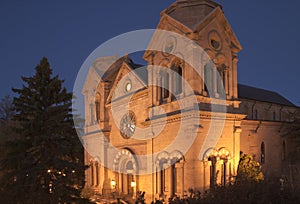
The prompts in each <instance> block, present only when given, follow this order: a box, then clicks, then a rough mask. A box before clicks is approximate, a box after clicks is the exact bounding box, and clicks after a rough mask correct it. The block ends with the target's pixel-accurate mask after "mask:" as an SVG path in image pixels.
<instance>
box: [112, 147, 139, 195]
mask: <svg viewBox="0 0 300 204" xmlns="http://www.w3.org/2000/svg"><path fill="white" fill-rule="evenodd" d="M114 170H115V172H116V173H115V180H116V182H117V183H116V184H117V185H116V186H117V190H118V191H119V192H120V193H122V194H125V195H129V196H134V195H135V193H136V190H137V189H136V188H137V187H138V186H136V184H137V183H138V182H137V180H138V176H137V174H138V172H137V161H136V158H135V156H134V154H133V153H132V151H131V150H129V149H123V150H122V151H120V152H119V153H118V154H117V155H116V157H115V159H114ZM133 183H134V184H135V185H133Z"/></svg>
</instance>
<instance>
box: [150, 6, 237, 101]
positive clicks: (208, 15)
mask: <svg viewBox="0 0 300 204" xmlns="http://www.w3.org/2000/svg"><path fill="white" fill-rule="evenodd" d="M157 28H158V29H161V30H167V31H171V32H175V33H177V34H179V35H182V36H184V37H186V38H189V39H191V40H193V41H194V42H195V43H197V45H198V46H200V47H201V48H202V49H203V50H204V51H205V55H206V56H208V57H209V60H207V57H204V56H201V55H200V56H196V57H199V60H200V61H201V62H202V63H201V67H200V70H201V72H202V77H201V78H199V77H198V78H195V74H193V71H191V69H190V68H188V67H187V65H186V64H185V65H184V66H183V64H181V66H180V68H181V74H182V77H183V78H184V79H185V80H187V81H188V82H189V83H190V85H191V87H192V88H193V90H194V93H196V94H197V95H201V96H204V97H211V98H219V96H220V93H221V90H222V91H223V92H222V93H223V94H226V99H227V100H235V99H237V98H238V89H237V87H238V86H237V62H238V52H239V51H240V50H241V49H242V47H241V45H240V43H239V41H238V39H237V37H236V36H235V34H234V32H233V31H232V29H231V27H230V25H229V23H228V21H227V19H226V17H225V16H224V13H223V11H222V6H221V5H219V4H217V3H215V2H214V1H211V0H177V1H176V2H174V3H173V4H172V5H171V6H169V7H168V8H167V9H165V10H164V11H162V12H161V18H160V22H159V24H158V26H157ZM174 41H176V40H174ZM165 43H166V44H168V42H165ZM174 47H175V46H174V45H170V46H169V48H170V49H173V48H174ZM175 52H176V51H175ZM145 56H146V57H144V58H145V60H147V61H148V63H149V64H155V65H160V66H165V67H166V68H170V69H171V68H172V67H174V64H176V63H177V64H180V63H178V62H180V60H178V59H177V60H176V59H175V58H176V57H174V56H172V55H168V56H166V55H163V54H156V55H155V56H152V57H151V59H150V57H147V54H145ZM148 56H149V55H148ZM211 66H214V67H215V68H216V69H211V68H210V67H211ZM160 77H162V76H160ZM224 92H225V93H224Z"/></svg>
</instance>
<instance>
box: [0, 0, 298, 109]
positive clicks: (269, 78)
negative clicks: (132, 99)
mask: <svg viewBox="0 0 300 204" xmlns="http://www.w3.org/2000/svg"><path fill="white" fill-rule="evenodd" d="M174 1H175V0H163V1H162V0H153V1H141V0H130V1H122V0H109V1H101V0H89V1H83V0H81V1H79V0H73V1H67V0H65V1H58V0H53V1H45V0H41V1H38V0H29V1H22V0H6V1H5V0H2V1H0V68H1V75H0V98H2V97H3V96H5V95H12V91H11V88H12V87H16V88H20V87H21V86H22V81H21V76H32V75H33V73H34V68H35V66H36V65H37V64H38V63H39V61H40V59H41V58H42V57H43V56H45V57H47V58H48V59H49V62H50V64H51V66H52V69H53V70H54V73H55V74H59V76H60V78H61V79H65V86H66V87H67V88H68V90H69V91H72V89H73V85H74V80H75V78H76V75H77V73H78V71H79V69H80V67H81V65H82V64H83V62H84V60H85V59H86V58H87V57H88V56H89V55H90V53H91V52H92V51H93V50H94V49H96V48H97V47H98V46H99V45H101V44H102V43H103V42H105V41H107V40H109V39H111V38H113V37H115V36H117V35H120V34H123V33H125V32H129V31H133V30H139V29H149V28H150V29H151V28H152V29H154V28H156V25H157V23H158V21H159V18H160V12H161V11H162V10H163V9H165V8H167V7H168V6H169V5H170V4H171V3H173V2H174ZM216 2H218V3H220V4H221V5H223V11H224V13H225V16H226V17H227V19H228V21H229V23H230V24H231V27H232V28H233V30H234V32H235V34H236V36H237V37H238V39H239V41H240V43H241V44H242V46H243V50H242V51H241V52H240V54H239V64H238V80H239V83H243V84H247V85H250V86H256V87H259V88H264V89H269V90H272V91H276V92H278V93H280V94H281V95H283V96H284V97H286V98H287V99H289V100H290V101H291V102H293V103H294V104H296V105H299V102H300V94H299V93H300V92H299V88H300V79H299V77H300V66H299V63H298V59H299V58H300V52H299V47H298V46H299V45H300V23H299V20H300V12H299V7H300V1H296V0H291V1H284V2H283V1H279V0H275V1H271V0H264V1H262V0H252V1H228V0H227V1H226V0H216ZM287 2H288V3H287Z"/></svg>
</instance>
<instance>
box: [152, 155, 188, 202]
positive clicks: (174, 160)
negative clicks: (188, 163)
mask: <svg viewBox="0 0 300 204" xmlns="http://www.w3.org/2000/svg"><path fill="white" fill-rule="evenodd" d="M183 163H184V157H183V155H182V154H181V153H180V152H179V151H174V152H172V153H168V152H162V153H160V154H159V155H158V156H157V158H156V166H157V173H156V178H157V179H156V183H157V187H156V189H157V190H156V192H157V193H158V194H159V195H160V196H167V197H171V196H173V195H175V194H177V195H181V196H183V195H184V171H183Z"/></svg>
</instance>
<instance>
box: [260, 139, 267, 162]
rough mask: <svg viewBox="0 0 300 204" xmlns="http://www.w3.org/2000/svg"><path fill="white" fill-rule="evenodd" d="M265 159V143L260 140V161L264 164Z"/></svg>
mask: <svg viewBox="0 0 300 204" xmlns="http://www.w3.org/2000/svg"><path fill="white" fill-rule="evenodd" d="M265 161H266V146H265V143H264V142H262V143H261V145H260V162H261V163H262V164H264V163H265Z"/></svg>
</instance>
